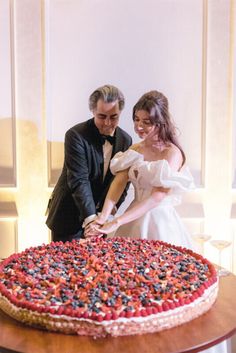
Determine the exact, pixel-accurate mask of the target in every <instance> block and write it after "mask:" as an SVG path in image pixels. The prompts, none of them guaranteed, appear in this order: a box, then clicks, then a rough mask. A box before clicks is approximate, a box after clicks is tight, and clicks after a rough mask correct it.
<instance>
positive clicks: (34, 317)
mask: <svg viewBox="0 0 236 353" xmlns="http://www.w3.org/2000/svg"><path fill="white" fill-rule="evenodd" d="M217 291H218V280H217V275H216V271H215V268H214V266H213V265H212V264H211V263H210V262H209V261H208V260H206V259H204V258H203V257H202V256H201V255H199V254H196V253H194V252H192V251H190V250H187V249H183V248H181V247H176V246H172V245H170V244H167V243H164V242H160V241H148V240H141V239H129V238H106V239H103V238H94V239H91V240H86V241H80V242H79V241H72V242H66V243H62V242H57V243H50V244H48V245H42V246H38V247H32V248H29V249H26V250H25V251H23V252H21V253H18V254H13V255H12V256H10V257H9V258H7V259H5V260H4V261H3V262H2V263H1V264H0V308H1V309H2V310H3V311H5V312H6V313H8V314H9V315H10V316H11V317H13V318H15V319H16V320H19V321H21V322H24V323H25V324H28V325H31V326H35V327H38V328H43V329H46V330H50V331H59V332H63V333H69V334H74V333H77V334H78V335H91V336H94V337H100V336H106V335H108V334H110V335H113V336H119V335H130V334H140V333H147V332H157V331H161V330H163V329H166V328H171V327H174V326H177V325H180V324H182V323H184V322H187V321H190V320H192V319H194V318H196V317H197V316H199V315H201V314H203V313H204V312H206V311H207V310H208V309H210V307H211V306H212V305H213V303H214V301H215V299H216V296H217Z"/></svg>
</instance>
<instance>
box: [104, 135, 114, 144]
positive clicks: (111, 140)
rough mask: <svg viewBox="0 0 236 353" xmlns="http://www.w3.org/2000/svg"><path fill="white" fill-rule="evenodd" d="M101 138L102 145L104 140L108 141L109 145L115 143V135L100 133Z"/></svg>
mask: <svg viewBox="0 0 236 353" xmlns="http://www.w3.org/2000/svg"><path fill="white" fill-rule="evenodd" d="M101 138H102V144H103V145H104V143H105V142H106V140H107V141H108V142H110V144H111V145H113V144H114V143H115V139H116V138H115V136H110V135H101Z"/></svg>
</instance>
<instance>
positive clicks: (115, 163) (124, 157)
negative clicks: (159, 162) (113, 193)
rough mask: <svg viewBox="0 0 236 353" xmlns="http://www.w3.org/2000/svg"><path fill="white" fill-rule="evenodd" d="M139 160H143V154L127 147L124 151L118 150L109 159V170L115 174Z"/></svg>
mask: <svg viewBox="0 0 236 353" xmlns="http://www.w3.org/2000/svg"><path fill="white" fill-rule="evenodd" d="M141 160H143V156H142V155H141V154H140V153H138V152H136V151H134V150H131V149H129V150H127V151H125V152H118V153H116V154H115V156H114V157H113V158H112V160H111V163H110V170H111V172H112V174H113V175H115V174H116V173H117V172H120V171H122V170H125V169H128V168H130V167H131V166H133V165H135V164H137V162H139V161H141Z"/></svg>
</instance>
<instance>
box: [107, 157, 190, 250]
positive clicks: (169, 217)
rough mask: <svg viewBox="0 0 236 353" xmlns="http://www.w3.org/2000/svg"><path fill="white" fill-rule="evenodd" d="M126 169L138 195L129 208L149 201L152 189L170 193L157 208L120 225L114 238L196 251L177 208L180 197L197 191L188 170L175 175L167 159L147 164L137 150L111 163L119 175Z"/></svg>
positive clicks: (112, 168) (113, 171)
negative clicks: (131, 239) (155, 241)
mask: <svg viewBox="0 0 236 353" xmlns="http://www.w3.org/2000/svg"><path fill="white" fill-rule="evenodd" d="M127 168H129V180H130V181H131V182H132V184H133V186H134V195H135V196H134V200H133V201H132V203H131V204H130V206H129V207H128V209H129V208H131V207H133V206H134V205H135V204H136V203H137V202H139V201H142V200H144V199H146V198H148V197H149V196H150V195H151V191H152V189H153V187H164V188H170V191H169V193H168V194H167V196H166V197H165V198H164V199H163V200H162V201H161V202H160V203H159V204H158V205H157V206H156V207H155V208H153V209H152V210H150V211H148V212H146V213H145V214H144V215H143V216H142V217H140V218H138V219H136V220H134V221H132V222H130V223H127V224H125V225H123V226H121V227H120V228H119V229H118V230H117V232H116V233H115V235H116V236H124V237H131V238H142V239H150V240H151V239H157V240H162V241H165V242H168V243H171V244H174V245H179V246H182V247H186V248H191V249H193V242H192V239H191V237H190V235H189V233H188V232H187V230H186V229H185V227H184V225H183V223H182V221H181V219H180V218H179V216H178V214H177V212H176V210H175V208H174V206H176V205H178V204H180V203H181V194H182V193H183V192H184V191H188V190H191V189H193V188H194V183H193V177H192V175H191V174H190V171H189V169H188V168H183V169H181V171H179V172H175V171H173V170H172V169H171V168H170V166H169V164H168V162H167V161H166V160H159V161H152V162H148V161H144V158H143V155H142V154H140V153H138V152H136V151H134V150H127V151H126V152H118V153H117V154H116V155H115V156H114V157H113V159H112V160H111V164H110V169H111V172H112V173H113V174H116V173H117V172H119V171H121V170H125V169H127Z"/></svg>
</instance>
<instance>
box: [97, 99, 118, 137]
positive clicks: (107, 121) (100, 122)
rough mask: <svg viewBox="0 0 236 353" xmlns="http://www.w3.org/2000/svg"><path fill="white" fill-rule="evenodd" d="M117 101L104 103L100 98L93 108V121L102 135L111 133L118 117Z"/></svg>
mask: <svg viewBox="0 0 236 353" xmlns="http://www.w3.org/2000/svg"><path fill="white" fill-rule="evenodd" d="M120 113H121V111H120V109H119V103H118V101H115V102H112V103H105V102H104V101H103V100H102V99H99V100H98V102H97V107H96V108H95V109H94V110H93V114H94V123H95V125H96V127H97V128H98V130H99V132H100V134H102V135H113V133H114V131H115V129H116V127H117V125H118V123H119V117H120Z"/></svg>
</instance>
